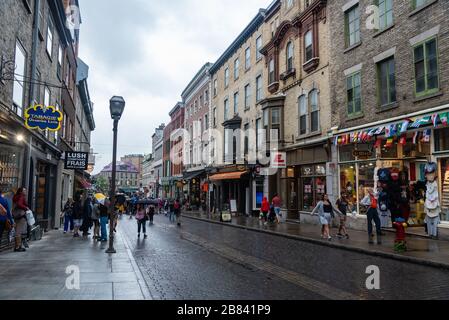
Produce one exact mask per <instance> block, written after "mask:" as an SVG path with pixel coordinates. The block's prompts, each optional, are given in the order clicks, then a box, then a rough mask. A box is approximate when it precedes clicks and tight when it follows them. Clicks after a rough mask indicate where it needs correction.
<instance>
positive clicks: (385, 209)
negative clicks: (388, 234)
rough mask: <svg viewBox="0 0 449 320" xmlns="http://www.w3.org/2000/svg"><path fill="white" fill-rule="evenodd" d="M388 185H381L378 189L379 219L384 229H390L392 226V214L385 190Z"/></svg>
mask: <svg viewBox="0 0 449 320" xmlns="http://www.w3.org/2000/svg"><path fill="white" fill-rule="evenodd" d="M385 187H386V185H384V184H379V186H378V187H377V190H378V194H379V200H378V201H379V205H378V207H377V211H378V212H379V218H380V223H381V226H382V228H388V227H389V226H390V219H391V212H390V209H389V200H388V192H387V189H386V188H385Z"/></svg>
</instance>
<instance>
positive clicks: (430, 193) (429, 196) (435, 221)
mask: <svg viewBox="0 0 449 320" xmlns="http://www.w3.org/2000/svg"><path fill="white" fill-rule="evenodd" d="M424 171H425V174H426V180H427V185H426V187H427V190H426V201H425V203H424V208H425V212H426V220H425V222H426V223H427V232H428V234H429V236H430V237H431V238H432V239H436V238H437V237H438V225H439V224H440V213H441V205H440V199H439V194H438V183H437V164H436V163H434V162H429V163H428V164H427V165H426V167H425V169H424Z"/></svg>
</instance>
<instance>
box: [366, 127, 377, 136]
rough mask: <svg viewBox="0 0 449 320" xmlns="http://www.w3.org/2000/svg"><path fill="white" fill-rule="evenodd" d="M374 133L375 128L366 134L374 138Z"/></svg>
mask: <svg viewBox="0 0 449 320" xmlns="http://www.w3.org/2000/svg"><path fill="white" fill-rule="evenodd" d="M376 131H377V128H373V129H371V130H370V131H369V132H368V135H369V136H370V137H372V136H374V134H375V133H376Z"/></svg>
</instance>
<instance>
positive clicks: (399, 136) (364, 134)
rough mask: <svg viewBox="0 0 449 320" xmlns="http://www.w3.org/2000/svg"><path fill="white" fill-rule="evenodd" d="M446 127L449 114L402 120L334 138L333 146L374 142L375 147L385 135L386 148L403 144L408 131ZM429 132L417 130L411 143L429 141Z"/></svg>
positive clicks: (427, 130)
mask: <svg viewBox="0 0 449 320" xmlns="http://www.w3.org/2000/svg"><path fill="white" fill-rule="evenodd" d="M440 125H441V126H444V127H447V126H448V125H449V112H443V113H435V114H433V115H428V116H424V117H418V118H414V119H410V118H407V119H404V120H402V121H401V122H397V123H393V124H389V125H386V126H381V127H375V128H370V129H366V130H362V131H355V132H352V133H347V134H343V135H338V136H336V137H335V140H334V145H336V146H342V145H348V144H351V143H370V142H372V141H376V145H377V144H379V143H380V141H379V140H380V136H383V135H385V138H386V139H387V146H389V145H392V144H393V142H394V141H395V140H398V142H399V143H401V144H405V142H406V139H405V136H406V134H407V132H409V131H410V130H416V129H420V128H422V127H429V126H433V127H434V128H436V127H438V126H440ZM429 132H430V130H429V129H426V130H418V131H416V132H415V136H414V140H413V143H416V142H418V141H420V138H422V139H421V140H422V141H424V142H427V141H428V140H429V137H430V134H429Z"/></svg>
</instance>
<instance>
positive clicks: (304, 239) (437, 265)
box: [182, 214, 449, 270]
mask: <svg viewBox="0 0 449 320" xmlns="http://www.w3.org/2000/svg"><path fill="white" fill-rule="evenodd" d="M182 216H183V217H185V218H188V219H192V220H198V221H202V222H207V223H213V224H217V225H222V226H227V227H232V228H236V229H243V230H247V231H253V232H259V233H265V234H270V235H273V236H278V237H283V238H287V239H292V240H299V241H302V242H308V243H312V244H316V245H320V246H325V247H331V248H337V249H341V250H346V251H351V252H357V253H362V254H366V255H371V256H376V257H381V258H387V259H394V260H399V261H403V262H408V263H413V264H418V265H425V266H428V267H433V268H440V269H446V270H449V264H445V263H440V262H435V261H428V260H424V259H419V258H415V257H407V256H402V255H398V254H395V253H388V252H382V251H370V250H366V249H361V248H356V247H352V246H345V245H342V244H337V243H334V242H327V241H321V240H317V239H312V238H307V237H304V236H295V235H291V234H285V233H281V232H276V231H270V230H261V229H259V228H253V227H248V226H242V225H236V224H229V223H224V222H220V221H214V220H210V219H206V218H199V217H193V216H189V215H185V214H184V215H182Z"/></svg>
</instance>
